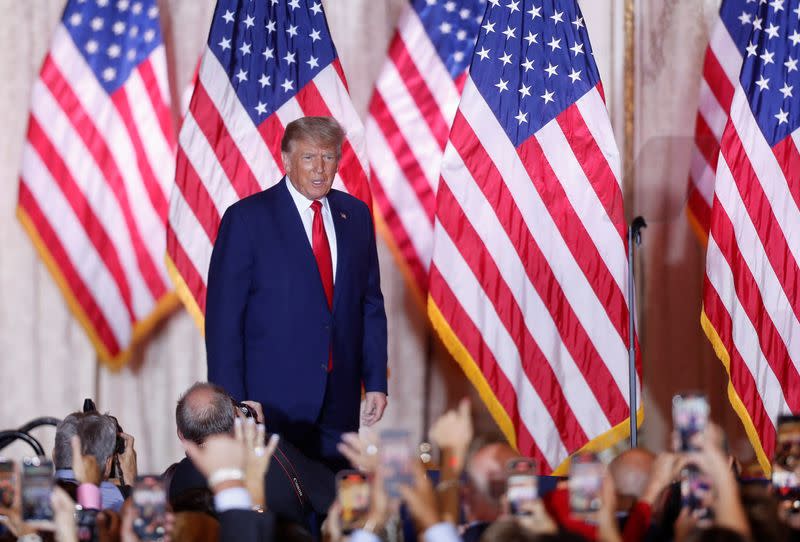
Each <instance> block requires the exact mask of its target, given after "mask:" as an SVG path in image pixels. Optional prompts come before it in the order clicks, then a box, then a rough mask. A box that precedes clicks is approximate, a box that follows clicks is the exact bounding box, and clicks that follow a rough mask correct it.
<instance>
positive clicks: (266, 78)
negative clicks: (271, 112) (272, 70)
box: [258, 73, 270, 88]
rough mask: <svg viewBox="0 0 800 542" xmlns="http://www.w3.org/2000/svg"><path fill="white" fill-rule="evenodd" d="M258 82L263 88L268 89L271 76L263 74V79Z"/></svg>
mask: <svg viewBox="0 0 800 542" xmlns="http://www.w3.org/2000/svg"><path fill="white" fill-rule="evenodd" d="M258 82H259V83H261V88H264V87H268V86H269V85H270V82H269V75H267V74H266V73H262V74H261V78H260V79H259V80H258Z"/></svg>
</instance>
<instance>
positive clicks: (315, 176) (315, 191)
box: [281, 139, 339, 200]
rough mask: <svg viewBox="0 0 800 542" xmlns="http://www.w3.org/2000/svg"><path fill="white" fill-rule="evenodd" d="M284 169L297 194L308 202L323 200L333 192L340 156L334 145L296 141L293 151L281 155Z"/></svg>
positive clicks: (293, 144)
mask: <svg viewBox="0 0 800 542" xmlns="http://www.w3.org/2000/svg"><path fill="white" fill-rule="evenodd" d="M281 157H282V158H283V167H285V168H286V174H287V175H288V176H289V180H290V181H291V182H292V185H293V186H294V187H295V189H297V191H298V192H300V193H301V194H303V195H304V196H305V197H307V198H308V199H311V200H314V199H320V198H322V197H324V196H325V195H326V194H327V193H328V191H330V189H331V185H332V184H333V178H334V176H335V175H336V170H337V169H339V153H338V152H337V149H336V147H335V146H334V145H326V144H321V143H317V142H315V141H309V140H307V139H300V140H296V141H293V142H292V144H291V150H290V151H289V152H288V153H287V152H284V153H281Z"/></svg>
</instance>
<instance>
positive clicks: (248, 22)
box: [244, 15, 256, 28]
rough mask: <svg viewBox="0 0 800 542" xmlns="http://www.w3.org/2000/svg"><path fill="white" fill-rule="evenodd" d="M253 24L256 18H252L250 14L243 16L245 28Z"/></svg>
mask: <svg viewBox="0 0 800 542" xmlns="http://www.w3.org/2000/svg"><path fill="white" fill-rule="evenodd" d="M255 24H256V20H255V19H254V18H253V16H252V15H248V16H247V17H245V19H244V25H245V26H246V27H247V28H251V27H253V26H255Z"/></svg>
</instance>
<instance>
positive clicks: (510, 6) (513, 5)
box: [506, 0, 519, 13]
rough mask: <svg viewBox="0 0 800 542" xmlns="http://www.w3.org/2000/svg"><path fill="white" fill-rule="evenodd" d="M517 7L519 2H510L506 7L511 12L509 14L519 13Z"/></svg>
mask: <svg viewBox="0 0 800 542" xmlns="http://www.w3.org/2000/svg"><path fill="white" fill-rule="evenodd" d="M517 6H519V1H514V0H512V1H511V2H509V3H508V5H507V6H506V7H507V8H508V9H510V10H511V13H514V12H515V11H519V7H517Z"/></svg>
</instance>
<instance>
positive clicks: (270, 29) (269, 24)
mask: <svg viewBox="0 0 800 542" xmlns="http://www.w3.org/2000/svg"><path fill="white" fill-rule="evenodd" d="M267 32H269V33H270V34H272V33H273V32H275V21H268V22H267Z"/></svg>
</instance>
